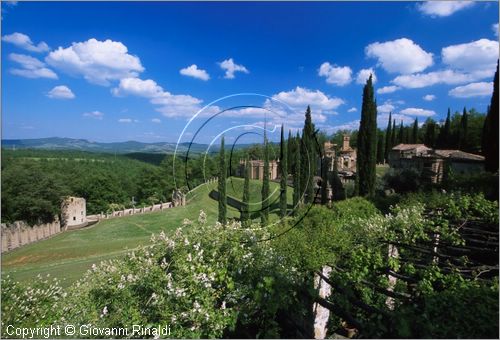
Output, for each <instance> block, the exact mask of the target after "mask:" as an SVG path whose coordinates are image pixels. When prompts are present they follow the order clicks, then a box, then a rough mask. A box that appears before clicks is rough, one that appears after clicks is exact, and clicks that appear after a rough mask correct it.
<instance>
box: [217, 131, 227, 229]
mask: <svg viewBox="0 0 500 340" xmlns="http://www.w3.org/2000/svg"><path fill="white" fill-rule="evenodd" d="M226 176H227V169H226V156H225V154H224V136H222V139H221V142H220V151H219V183H218V191H219V218H218V220H219V222H220V223H221V224H222V225H226V222H227V196H226Z"/></svg>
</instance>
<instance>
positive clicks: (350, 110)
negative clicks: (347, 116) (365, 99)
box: [347, 107, 358, 112]
mask: <svg viewBox="0 0 500 340" xmlns="http://www.w3.org/2000/svg"><path fill="white" fill-rule="evenodd" d="M356 111H358V109H356V108H355V107H351V108H350V109H349V110H347V112H356Z"/></svg>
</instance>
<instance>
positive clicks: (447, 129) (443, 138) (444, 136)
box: [438, 108, 451, 149]
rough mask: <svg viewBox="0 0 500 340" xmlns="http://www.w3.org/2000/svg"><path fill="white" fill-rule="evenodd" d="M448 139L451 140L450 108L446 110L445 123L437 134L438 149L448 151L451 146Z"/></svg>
mask: <svg viewBox="0 0 500 340" xmlns="http://www.w3.org/2000/svg"><path fill="white" fill-rule="evenodd" d="M450 139H451V111H450V108H448V114H447V115H446V121H445V122H444V125H443V126H442V127H441V130H440V133H439V145H438V146H439V147H440V148H444V149H448V148H449V147H450V146H451V144H450Z"/></svg>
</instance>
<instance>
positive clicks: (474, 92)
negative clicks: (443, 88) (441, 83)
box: [448, 82, 493, 98]
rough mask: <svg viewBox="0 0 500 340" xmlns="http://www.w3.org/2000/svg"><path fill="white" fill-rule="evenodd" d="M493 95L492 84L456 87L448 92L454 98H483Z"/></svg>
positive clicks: (472, 84)
mask: <svg viewBox="0 0 500 340" xmlns="http://www.w3.org/2000/svg"><path fill="white" fill-rule="evenodd" d="M492 93H493V83H487V82H480V83H471V84H467V85H465V86H458V87H455V88H454V89H452V90H450V91H449V92H448V94H449V95H450V96H452V97H456V98H470V97H485V96H491V94H492Z"/></svg>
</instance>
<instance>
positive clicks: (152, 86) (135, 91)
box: [111, 78, 163, 98]
mask: <svg viewBox="0 0 500 340" xmlns="http://www.w3.org/2000/svg"><path fill="white" fill-rule="evenodd" d="M111 93H113V94H114V95H115V96H117V97H122V96H126V95H134V96H138V97H146V98H153V97H157V96H160V95H161V94H162V93H163V89H162V88H161V86H159V85H158V84H157V83H156V82H155V81H154V80H151V79H146V80H142V79H139V78H123V79H120V83H119V84H118V87H115V88H113V89H111Z"/></svg>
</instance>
